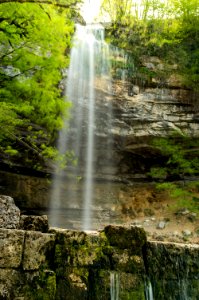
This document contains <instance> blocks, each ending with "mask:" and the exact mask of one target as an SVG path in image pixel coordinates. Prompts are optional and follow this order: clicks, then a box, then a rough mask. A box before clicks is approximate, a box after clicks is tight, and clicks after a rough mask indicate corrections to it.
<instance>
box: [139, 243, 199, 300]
mask: <svg viewBox="0 0 199 300" xmlns="http://www.w3.org/2000/svg"><path fill="white" fill-rule="evenodd" d="M145 251H146V252H145V263H146V264H145V266H146V270H147V273H148V275H149V278H150V280H151V282H152V287H153V295H154V299H181V298H182V297H183V299H198V291H199V245H183V244H172V243H163V242H151V243H147V244H146V245H145Z"/></svg>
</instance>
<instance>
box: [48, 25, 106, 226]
mask: <svg viewBox="0 0 199 300" xmlns="http://www.w3.org/2000/svg"><path fill="white" fill-rule="evenodd" d="M66 81H67V84H66V101H70V102H71V111H70V115H71V116H70V120H66V121H65V126H64V129H63V130H62V131H61V132H60V137H59V142H58V146H59V151H60V154H61V155H64V154H65V153H66V151H67V152H68V153H70V155H71V157H73V160H74V162H73V163H71V164H70V163H69V165H68V169H67V170H68V171H67V175H69V174H70V180H72V181H73V183H76V184H77V185H78V180H81V182H82V183H83V188H82V191H81V193H82V195H81V197H80V196H79V195H78V194H77V189H71V190H69V191H67V193H66V194H65V195H63V190H62V187H63V186H64V185H66V184H69V183H66V180H65V173H64V171H60V170H59V171H58V168H57V175H56V176H55V178H54V184H53V192H52V199H51V210H52V211H53V213H51V217H50V223H51V225H52V226H59V213H58V211H59V210H61V209H62V207H63V206H66V205H65V204H64V205H63V201H64V202H67V201H68V203H69V205H73V207H78V208H80V211H81V213H82V226H81V227H82V229H83V230H91V229H92V224H91V223H92V221H91V219H92V205H93V177H94V174H95V163H94V162H95V157H94V155H95V154H94V151H95V150H94V148H95V144H96V142H97V141H96V132H97V131H98V132H99V129H98V126H100V119H99V117H98V113H97V108H96V107H97V103H96V101H97V100H96V99H97V95H96V88H95V86H96V85H97V84H98V85H100V86H101V87H102V85H103V86H105V88H106V89H109V90H110V86H111V84H110V62H109V47H108V45H107V44H106V43H105V41H104V28H103V27H102V26H101V25H97V24H94V25H86V26H81V25H77V26H76V33H75V35H74V39H73V48H72V51H71V56H70V66H69V70H68V74H67V80H66ZM99 82H100V83H99ZM98 98H99V97H98ZM107 109H108V110H110V107H107ZM109 112H110V111H109ZM108 119H109V122H110V119H111V118H110V114H109V117H107V121H108ZM106 144H107V147H108V145H109V144H110V143H109V141H108V140H107V141H106ZM106 150H110V149H106ZM80 198H82V199H80Z"/></svg>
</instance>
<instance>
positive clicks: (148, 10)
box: [102, 0, 199, 91]
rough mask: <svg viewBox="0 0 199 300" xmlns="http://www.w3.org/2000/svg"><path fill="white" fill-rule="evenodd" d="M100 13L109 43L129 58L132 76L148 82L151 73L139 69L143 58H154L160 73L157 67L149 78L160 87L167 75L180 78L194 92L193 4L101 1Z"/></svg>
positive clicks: (196, 15)
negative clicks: (107, 23)
mask: <svg viewBox="0 0 199 300" xmlns="http://www.w3.org/2000/svg"><path fill="white" fill-rule="evenodd" d="M138 3H139V4H138ZM102 13H103V14H104V13H105V14H106V15H108V17H109V18H110V20H111V25H110V27H109V28H108V30H107V32H108V39H109V40H110V42H111V43H114V44H115V45H116V46H118V47H120V48H122V49H125V50H126V51H128V53H129V55H130V56H132V58H133V61H134V64H135V66H134V70H133V72H134V75H136V74H135V73H137V75H139V74H140V73H141V75H142V77H149V78H150V75H151V74H149V73H150V71H153V70H151V69H150V68H149V69H148V68H146V67H144V68H143V64H142V63H143V58H144V56H158V57H159V58H160V59H161V60H162V62H163V65H164V69H163V68H162V66H159V69H158V70H155V73H154V72H153V74H152V75H153V77H156V78H158V79H159V80H160V81H161V83H162V84H164V81H165V79H166V78H167V77H168V75H169V74H175V73H176V74H180V75H181V76H182V78H183V82H184V85H186V86H187V87H188V88H191V89H194V90H196V91H198V86H199V85H198V82H199V71H198V70H199V51H198V44H199V5H198V1H197V0H175V1H171V0H168V1H161V0H141V1H139V2H137V1H133V0H122V1H121V0H120V1H119V0H111V1H110V0H104V1H103V5H102ZM129 69H131V66H130V65H129ZM131 76H132V74H131Z"/></svg>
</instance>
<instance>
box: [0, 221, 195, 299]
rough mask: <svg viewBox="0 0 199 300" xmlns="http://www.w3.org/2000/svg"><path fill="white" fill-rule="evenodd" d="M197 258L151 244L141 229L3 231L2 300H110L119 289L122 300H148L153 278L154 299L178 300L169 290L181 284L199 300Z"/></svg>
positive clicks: (187, 249) (179, 248)
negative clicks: (45, 231) (147, 291)
mask: <svg viewBox="0 0 199 300" xmlns="http://www.w3.org/2000/svg"><path fill="white" fill-rule="evenodd" d="M198 258H199V247H198V245H197V246H196V245H195V246H194V245H192V246H191V245H190V246H185V245H175V244H169V245H166V244H164V243H161V242H159V243H155V242H147V241H146V235H145V232H144V230H143V229H141V228H139V227H128V228H127V227H120V226H107V227H105V229H104V230H103V231H101V232H90V233H86V232H80V231H71V230H61V229H51V230H50V231H49V232H48V233H41V232H35V231H24V230H18V229H13V230H12V229H3V228H1V229H0V299H2V300H3V299H4V300H19V299H20V300H38V299H43V300H48V299H49V300H62V299H63V300H67V299H68V300H69V299H70V300H83V299H86V300H88V299H89V300H110V299H112V298H111V293H113V290H114V289H115V293H116V291H117V293H119V299H121V300H127V299H140V300H142V299H143V300H144V299H147V298H145V297H146V283H147V280H148V278H150V279H151V282H152V286H153V292H154V299H157V300H163V299H179V298H178V294H177V292H176V296H175V297H173V298H169V295H170V294H169V292H168V284H170V285H169V286H173V287H175V282H177V283H178V284H179V282H180V283H183V284H184V287H185V288H187V293H188V294H189V297H191V298H189V299H192V300H197V299H198V298H197V297H198V282H199V266H198V261H199V260H198ZM179 262H180V264H179ZM176 264H177V265H180V268H181V269H178V268H176ZM183 273H184V275H183ZM179 274H180V275H179ZM180 280H181V281H180ZM183 280H184V281H183ZM189 280H192V281H190V282H189ZM187 282H189V283H190V284H187V285H185V284H186V283H187ZM191 283H192V284H193V285H192V286H191ZM190 287H191V288H190ZM178 291H179V289H178ZM182 291H184V290H183V289H181V292H182Z"/></svg>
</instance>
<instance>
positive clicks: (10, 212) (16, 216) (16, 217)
mask: <svg viewBox="0 0 199 300" xmlns="http://www.w3.org/2000/svg"><path fill="white" fill-rule="evenodd" d="M0 207H1V210H0V228H7V229H16V228H18V227H19V221H20V210H19V208H18V207H17V206H16V205H15V203H14V200H13V198H11V197H9V196H4V195H1V196H0Z"/></svg>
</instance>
